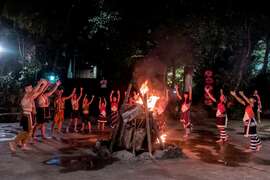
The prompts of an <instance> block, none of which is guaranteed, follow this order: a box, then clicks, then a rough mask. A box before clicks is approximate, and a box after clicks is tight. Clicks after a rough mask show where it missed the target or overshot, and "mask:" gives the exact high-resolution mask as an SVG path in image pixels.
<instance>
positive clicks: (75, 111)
mask: <svg viewBox="0 0 270 180" xmlns="http://www.w3.org/2000/svg"><path fill="white" fill-rule="evenodd" d="M82 93H83V88H81V92H80V96H79V97H77V94H76V93H75V94H74V95H73V96H72V98H71V105H72V114H71V119H70V121H69V125H68V126H67V128H66V133H68V132H69V128H70V126H71V124H72V122H74V132H78V130H77V124H78V120H79V118H80V111H79V107H80V105H79V102H80V99H81V97H82Z"/></svg>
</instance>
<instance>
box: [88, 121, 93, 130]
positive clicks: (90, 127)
mask: <svg viewBox="0 0 270 180" xmlns="http://www.w3.org/2000/svg"><path fill="white" fill-rule="evenodd" d="M88 131H89V133H91V131H92V126H91V122H90V121H89V122H88Z"/></svg>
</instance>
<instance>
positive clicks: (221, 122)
mask: <svg viewBox="0 0 270 180" xmlns="http://www.w3.org/2000/svg"><path fill="white" fill-rule="evenodd" d="M209 91H210V90H209V89H205V92H206V94H207V95H208V96H209V98H210V99H211V100H212V101H213V102H215V103H217V100H216V98H214V97H213V96H212V94H211V93H210V92H209ZM226 107H227V105H226V97H225V96H224V94H223V90H222V89H221V90H220V97H219V102H218V103H217V112H216V118H217V121H216V125H217V128H218V130H219V134H220V136H219V137H220V138H219V140H218V141H217V142H226V141H228V135H227V133H226V130H225V128H226V127H227V121H228V119H227V113H226Z"/></svg>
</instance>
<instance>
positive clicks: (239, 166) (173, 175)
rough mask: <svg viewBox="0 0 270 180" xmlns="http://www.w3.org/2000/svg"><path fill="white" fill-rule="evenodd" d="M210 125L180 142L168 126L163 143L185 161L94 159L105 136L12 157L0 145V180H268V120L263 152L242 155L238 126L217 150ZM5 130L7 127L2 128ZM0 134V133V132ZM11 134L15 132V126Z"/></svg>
mask: <svg viewBox="0 0 270 180" xmlns="http://www.w3.org/2000/svg"><path fill="white" fill-rule="evenodd" d="M214 122H215V120H214V119H203V120H202V121H197V122H196V123H195V124H194V130H193V133H192V135H191V136H190V138H189V139H188V140H186V141H184V140H183V138H182V135H183V129H182V128H181V126H180V124H178V122H177V121H170V123H169V128H168V132H167V139H166V141H167V142H169V143H173V144H176V145H178V146H180V147H181V148H182V149H183V152H184V154H185V158H180V159H171V160H159V161H157V160H148V161H135V162H134V161H132V162H123V161H117V160H108V161H106V160H100V159H95V157H93V156H92V154H91V152H92V151H90V150H89V147H91V146H93V144H94V143H95V142H96V140H97V139H99V138H106V137H107V136H108V134H109V133H108V132H107V133H105V134H99V133H97V132H96V133H94V134H91V135H83V134H74V133H70V134H64V135H63V136H62V137H61V140H56V139H48V140H46V141H43V142H36V143H35V144H33V145H31V146H30V147H31V148H32V150H30V151H27V152H23V151H18V152H17V153H16V155H12V154H11V153H10V151H9V149H8V146H7V142H2V143H0V149H1V153H0V160H1V161H0V177H1V180H9V179H10V180H11V179H12V180H13V179H20V180H31V179H33V180H37V179H44V180H45V179H46V180H47V179H65V180H69V179H70V180H74V179H80V180H81V179H92V180H99V179H100V180H104V179H112V180H116V179H129V180H133V179H134V180H135V179H136V180H138V179H145V180H146V179H147V180H149V179H155V180H166V179H168V180H170V179H188V180H206V179H213V180H214V179H215V180H216V179H220V180H225V179H226V180H234V179H235V180H239V179H252V180H257V179H258V180H259V179H260V180H261V179H270V141H269V140H270V120H263V126H262V127H261V128H260V130H259V134H260V135H261V137H262V140H263V148H262V150H261V151H260V152H257V153H245V152H244V150H245V148H246V147H247V146H248V139H247V138H245V137H244V136H243V134H242V131H243V130H242V127H241V126H242V122H241V121H230V122H229V127H228V133H229V135H230V140H229V142H228V143H226V144H217V143H216V142H215V141H216V140H217V130H216V128H215V124H214ZM6 128H7V127H6ZM0 129H1V128H0ZM15 129H16V126H15Z"/></svg>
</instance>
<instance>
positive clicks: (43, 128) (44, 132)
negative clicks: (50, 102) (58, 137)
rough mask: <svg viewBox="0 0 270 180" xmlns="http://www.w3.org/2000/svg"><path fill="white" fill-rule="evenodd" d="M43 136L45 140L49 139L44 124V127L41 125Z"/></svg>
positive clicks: (43, 124)
mask: <svg viewBox="0 0 270 180" xmlns="http://www.w3.org/2000/svg"><path fill="white" fill-rule="evenodd" d="M41 135H42V138H43V139H47V137H46V124H45V123H42V125H41Z"/></svg>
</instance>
